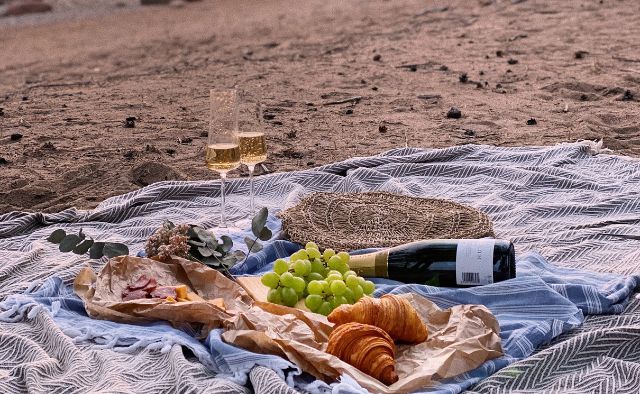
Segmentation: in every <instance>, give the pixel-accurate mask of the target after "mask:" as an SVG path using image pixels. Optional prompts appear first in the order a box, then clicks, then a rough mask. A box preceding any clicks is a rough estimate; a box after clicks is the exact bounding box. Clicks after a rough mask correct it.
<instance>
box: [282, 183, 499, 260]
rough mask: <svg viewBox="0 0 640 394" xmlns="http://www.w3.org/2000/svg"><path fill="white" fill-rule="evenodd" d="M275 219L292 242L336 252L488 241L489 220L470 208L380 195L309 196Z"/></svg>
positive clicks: (372, 193) (413, 198)
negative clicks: (424, 241) (433, 242)
mask: <svg viewBox="0 0 640 394" xmlns="http://www.w3.org/2000/svg"><path fill="white" fill-rule="evenodd" d="M279 216H280V217H281V218H282V225H283V229H284V230H285V232H286V233H287V234H288V235H289V238H290V239H291V240H292V241H294V242H298V243H301V244H303V245H304V244H305V243H307V242H308V241H314V242H316V243H317V244H318V246H319V247H320V248H333V249H336V250H353V249H363V248H371V247H389V246H396V245H401V244H404V243H408V242H413V241H417V240H420V239H438V238H439V239H446V238H457V239H460V238H482V237H487V236H493V227H492V225H491V220H490V219H489V217H488V216H487V215H485V214H484V213H482V212H480V211H478V210H477V209H475V208H471V207H468V206H466V205H462V204H458V203H456V202H453V201H448V200H438V199H435V198H420V197H410V196H402V195H397V194H391V193H384V192H371V193H314V194H311V195H308V196H306V197H304V198H303V199H302V200H301V201H300V202H299V203H298V204H297V205H296V206H294V207H292V208H289V209H286V210H284V211H282V212H280V214H279Z"/></svg>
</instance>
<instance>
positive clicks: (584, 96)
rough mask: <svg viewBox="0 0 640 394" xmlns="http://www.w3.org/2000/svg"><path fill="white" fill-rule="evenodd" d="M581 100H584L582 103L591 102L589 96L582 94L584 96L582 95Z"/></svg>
mask: <svg viewBox="0 0 640 394" xmlns="http://www.w3.org/2000/svg"><path fill="white" fill-rule="evenodd" d="M580 100H582V101H587V100H589V96H587V95H586V94H584V93H582V94H581V95H580Z"/></svg>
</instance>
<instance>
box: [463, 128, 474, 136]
mask: <svg viewBox="0 0 640 394" xmlns="http://www.w3.org/2000/svg"><path fill="white" fill-rule="evenodd" d="M464 135H467V136H469V137H473V136H474V135H476V132H475V131H473V130H471V129H466V130H465V131H464Z"/></svg>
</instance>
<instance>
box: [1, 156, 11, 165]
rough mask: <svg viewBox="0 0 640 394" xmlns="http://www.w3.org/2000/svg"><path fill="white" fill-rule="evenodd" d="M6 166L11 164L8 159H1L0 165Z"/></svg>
mask: <svg viewBox="0 0 640 394" xmlns="http://www.w3.org/2000/svg"><path fill="white" fill-rule="evenodd" d="M5 164H9V162H8V161H7V159H5V158H4V157H0V165H5Z"/></svg>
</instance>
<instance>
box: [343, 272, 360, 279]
mask: <svg viewBox="0 0 640 394" xmlns="http://www.w3.org/2000/svg"><path fill="white" fill-rule="evenodd" d="M342 276H344V279H345V280H346V279H347V276H358V274H357V273H356V272H355V271H351V270H348V271H347V272H345V273H344V274H342Z"/></svg>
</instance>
